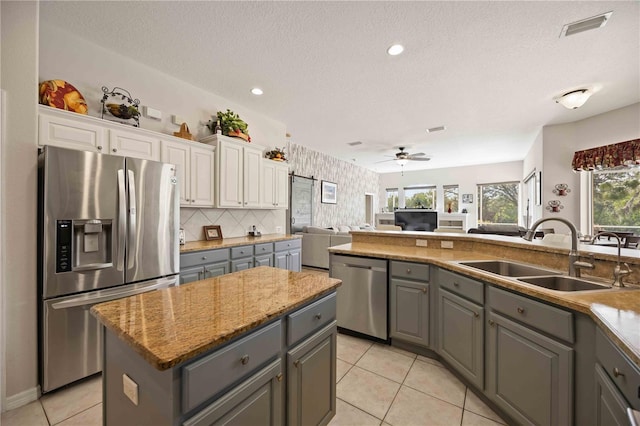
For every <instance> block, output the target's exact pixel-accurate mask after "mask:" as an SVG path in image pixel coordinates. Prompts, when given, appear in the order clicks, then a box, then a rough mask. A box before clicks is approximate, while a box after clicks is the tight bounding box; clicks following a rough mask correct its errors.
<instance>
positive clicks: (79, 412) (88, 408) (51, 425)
mask: <svg viewBox="0 0 640 426" xmlns="http://www.w3.org/2000/svg"><path fill="white" fill-rule="evenodd" d="M100 404H102V401H100V402H98V403H96V404H93V405H92V406H90V407H87V408H85V409H84V410H82V411H78V412H77V413H75V414H74V415H72V416H69V417H67V418H65V419H62V420H60V421H59V422H58V423H54V424H52V423H51V422H50V421H49V418H48V417H47V422H49V426H55V425H59V424H60V423H62V422H66V421H67V420H69V419H72V418H74V417H75V416H77V415H79V414H82V413H84V412H85V411H87V410H90V409H92V408H93V407H95V406H97V405H100ZM45 414H46V412H45ZM100 417H102V413H100Z"/></svg>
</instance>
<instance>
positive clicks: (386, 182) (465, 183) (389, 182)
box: [378, 153, 523, 228]
mask: <svg viewBox="0 0 640 426" xmlns="http://www.w3.org/2000/svg"><path fill="white" fill-rule="evenodd" d="M488 155H490V153H489V154H488ZM522 164H523V163H522V161H512V162H507V163H497V164H483V165H479V166H464V167H450V168H446V169H430V170H420V171H411V172H404V176H403V175H402V174H401V173H387V174H382V175H380V190H379V195H378V197H379V199H380V200H382V201H381V204H380V205H382V204H383V203H384V200H385V190H386V188H398V189H401V188H404V187H406V186H411V185H422V184H425V185H436V187H437V194H438V195H437V197H438V198H437V200H436V210H437V211H439V212H443V211H444V197H443V191H442V186H443V185H456V184H457V185H459V194H460V203H459V208H460V210H462V209H463V208H466V209H467V210H468V212H469V216H468V221H467V223H468V226H469V227H470V228H473V227H475V226H476V224H477V220H478V212H477V209H478V200H477V193H478V191H477V187H476V185H477V184H482V183H494V182H495V183H497V182H508V181H518V182H519V181H521V180H522V177H523V171H522ZM462 194H473V204H463V203H462ZM400 205H403V204H402V203H400Z"/></svg>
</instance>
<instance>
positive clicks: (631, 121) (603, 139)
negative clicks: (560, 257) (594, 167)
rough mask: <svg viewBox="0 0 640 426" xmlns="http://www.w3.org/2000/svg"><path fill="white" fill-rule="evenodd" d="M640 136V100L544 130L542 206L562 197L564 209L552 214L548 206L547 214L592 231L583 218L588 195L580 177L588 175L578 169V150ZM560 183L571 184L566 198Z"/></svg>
mask: <svg viewBox="0 0 640 426" xmlns="http://www.w3.org/2000/svg"><path fill="white" fill-rule="evenodd" d="M638 138H640V103H636V104H633V105H629V106H626V107H624V108H619V109H616V110H613V111H609V112H606V113H603V114H599V115H596V116H593V117H590V118H587V119H584V120H580V121H576V122H573V123H567V124H559V125H555V126H545V127H544V129H543V144H544V147H543V164H544V170H543V179H542V183H543V186H542V205H543V207H544V206H546V205H547V203H548V202H549V200H555V199H557V200H560V202H561V203H562V204H563V205H564V209H562V210H561V211H560V213H550V212H549V211H547V210H546V209H545V210H544V211H543V217H552V216H556V215H557V216H561V217H564V218H566V219H568V220H570V221H571V222H573V223H575V224H578V223H581V222H582V223H581V228H582V229H581V231H582V232H583V233H585V234H589V233H590V232H591V230H590V229H588V227H587V226H588V224H586V223H583V222H584V220H583V221H581V215H580V213H581V205H583V208H582V210H584V208H585V207H586V206H584V202H583V201H584V200H583V198H584V196H585V195H583V194H581V193H580V192H581V191H580V179H581V177H582V176H584V174H582V173H577V172H574V171H573V170H572V168H571V160H572V159H573V154H574V152H575V151H579V150H582V149H589V148H595V147H597V146H602V145H609V144H613V143H618V142H624V141H627V140H631V139H638ZM558 183H566V184H568V185H569V188H570V189H571V192H570V193H569V195H568V196H566V197H558V196H556V195H555V194H554V193H553V189H554V186H555V185H556V184H558ZM553 227H554V228H556V232H567V228H566V227H564V225H561V224H558V225H557V226H556V224H553Z"/></svg>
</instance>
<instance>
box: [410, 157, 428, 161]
mask: <svg viewBox="0 0 640 426" xmlns="http://www.w3.org/2000/svg"><path fill="white" fill-rule="evenodd" d="M409 160H411V161H429V160H431V158H429V157H418V158H409Z"/></svg>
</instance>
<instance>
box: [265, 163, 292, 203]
mask: <svg viewBox="0 0 640 426" xmlns="http://www.w3.org/2000/svg"><path fill="white" fill-rule="evenodd" d="M261 187H262V189H261V191H260V195H261V198H260V203H261V206H262V207H263V208H265V209H286V208H287V206H288V204H289V166H288V165H287V164H286V163H279V162H276V161H273V160H268V159H266V158H265V159H263V160H262V186H261Z"/></svg>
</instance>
